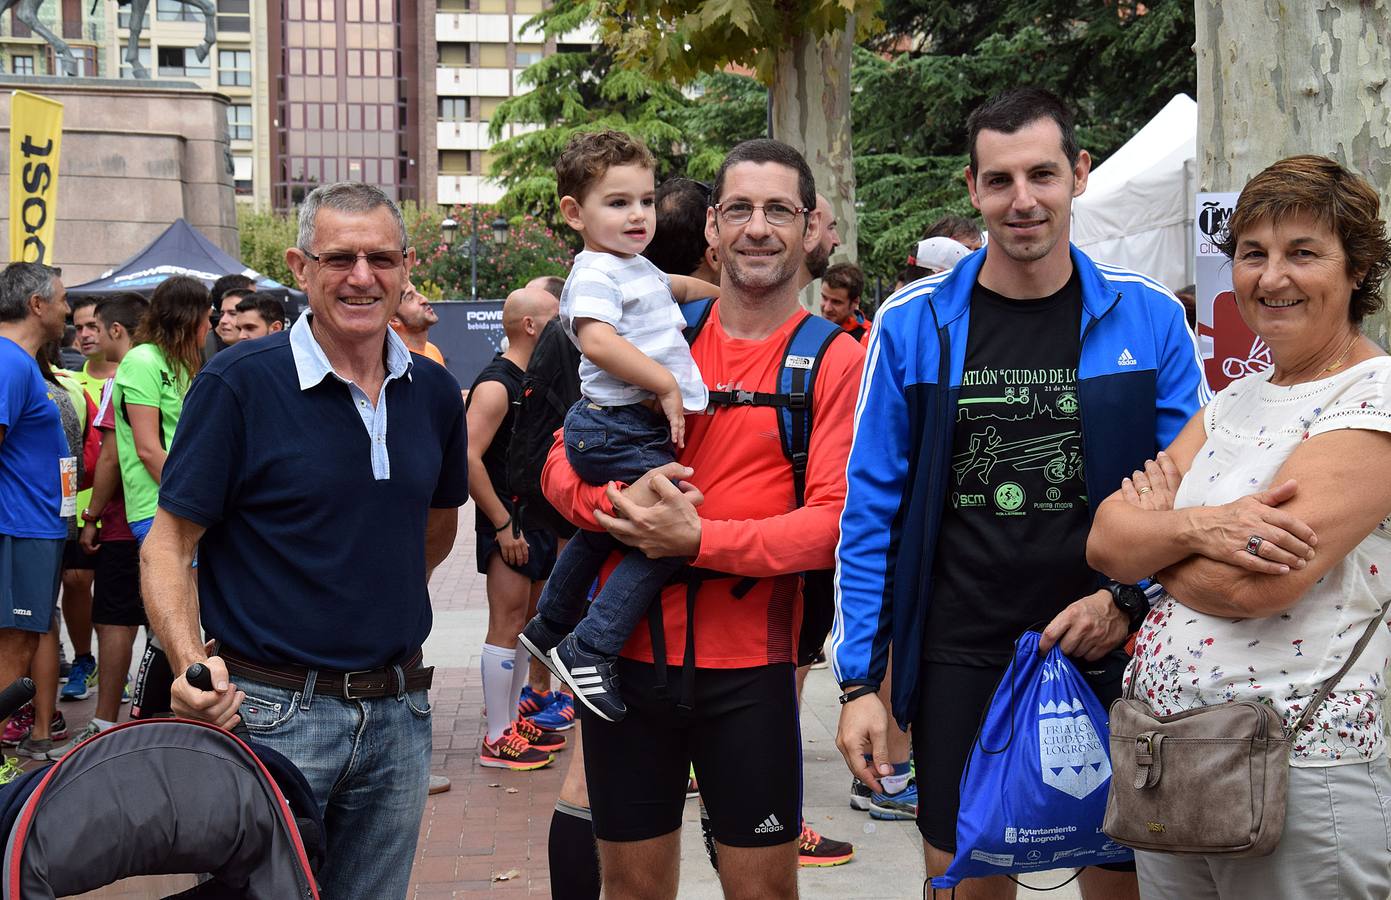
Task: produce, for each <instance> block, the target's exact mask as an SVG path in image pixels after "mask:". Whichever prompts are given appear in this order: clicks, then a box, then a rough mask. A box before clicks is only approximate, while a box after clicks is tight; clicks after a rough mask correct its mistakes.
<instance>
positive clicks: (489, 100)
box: [478, 97, 506, 122]
mask: <svg viewBox="0 0 1391 900" xmlns="http://www.w3.org/2000/svg"><path fill="white" fill-rule="evenodd" d="M504 99H506V98H505V97H482V98H479V101H478V117H479V118H480V119H482V120H483V121H484V122H491V121H492V120H493V116H494V115H496V114H497V108H498V107H499V106H501V105H502V101H503V100H504Z"/></svg>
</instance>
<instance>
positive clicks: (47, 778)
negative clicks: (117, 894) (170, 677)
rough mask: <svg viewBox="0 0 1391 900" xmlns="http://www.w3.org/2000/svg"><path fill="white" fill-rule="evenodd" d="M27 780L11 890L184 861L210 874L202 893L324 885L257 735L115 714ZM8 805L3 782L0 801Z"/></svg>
mask: <svg viewBox="0 0 1391 900" xmlns="http://www.w3.org/2000/svg"><path fill="white" fill-rule="evenodd" d="M293 775H294V776H295V777H297V778H299V779H300V780H301V781H302V778H303V776H300V775H299V773H298V771H297V770H294V771H293ZM282 777H284V776H283V773H282ZM27 782H28V784H27V786H28V787H29V788H32V791H31V792H30V793H29V795H28V797H27V799H23V800H22V804H23V805H22V807H20V809H19V812H18V816H17V818H15V819H14V824H13V826H12V827H11V829H10V831H9V836H8V841H7V843H6V845H5V858H4V882H3V887H4V890H3V897H4V900H50V898H54V897H66V896H69V895H72V894H84V893H87V892H88V891H92V890H96V889H97V888H99V887H102V886H104V885H107V884H111V883H113V882H115V881H119V880H120V879H122V878H126V877H129V876H132V875H162V874H176V873H208V874H210V875H212V881H211V882H209V883H207V884H205V885H201V886H200V887H199V888H195V889H194V891H195V892H196V891H200V890H204V889H206V890H205V892H204V893H190V894H189V896H217V897H238V898H246V900H292V898H302V900H316V898H317V897H318V891H317V889H316V887H315V883H314V877H313V873H312V871H311V867H310V860H309V856H308V854H307V852H306V849H305V845H304V842H302V841H301V839H300V831H299V829H298V828H297V827H296V825H295V816H294V813H293V812H292V810H291V808H290V805H289V804H288V803H287V802H286V800H285V796H284V795H283V794H282V793H281V791H280V789H279V788H278V787H277V785H276V782H275V780H274V779H273V778H272V777H271V776H270V774H269V773H268V771H267V769H266V767H265V766H264V765H263V764H262V762H261V761H260V760H259V759H258V758H257V756H256V755H255V754H254V753H252V751H251V749H250V748H249V747H248V745H246V744H244V743H242V742H241V741H240V740H238V739H236V738H235V737H233V736H231V735H230V734H228V733H226V732H224V731H222V730H220V729H218V728H216V727H214V726H211V725H205V724H203V723H199V722H190V721H186V720H177V719H165V720H153V721H142V722H131V723H128V724H126V725H121V726H117V727H116V728H112V729H109V730H107V731H104V732H102V733H100V734H99V735H97V736H96V737H94V738H92V739H91V740H89V741H87V742H86V743H84V744H82V745H80V746H79V747H77V748H76V749H75V750H73V751H72V752H71V753H69V754H68V755H67V756H65V757H63V759H62V760H61V761H59V762H58V763H57V764H55V765H53V766H52V767H50V768H49V769H47V770H44V771H43V772H42V776H41V777H38V778H33V779H28V780H27ZM35 783H36V786H35ZM9 799H10V801H11V802H10V804H8V805H11V806H13V805H14V802H15V801H16V800H18V799H19V798H15V797H11V798H9ZM6 805H7V803H6V797H5V796H4V794H3V792H0V810H3V809H4V807H5V806H6ZM320 827H321V826H320ZM306 831H307V833H308V832H312V829H306ZM319 837H321V835H319Z"/></svg>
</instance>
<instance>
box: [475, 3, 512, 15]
mask: <svg viewBox="0 0 1391 900" xmlns="http://www.w3.org/2000/svg"><path fill="white" fill-rule="evenodd" d="M476 6H477V9H478V11H479V12H481V13H505V12H507V0H478V2H477V4H476Z"/></svg>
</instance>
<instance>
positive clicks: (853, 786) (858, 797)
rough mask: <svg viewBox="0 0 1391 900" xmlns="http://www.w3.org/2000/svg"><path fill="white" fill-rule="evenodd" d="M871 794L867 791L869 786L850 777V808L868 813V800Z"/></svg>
mask: <svg viewBox="0 0 1391 900" xmlns="http://www.w3.org/2000/svg"><path fill="white" fill-rule="evenodd" d="M873 793H874V792H873V791H871V790H870V789H869V785H867V784H865V783H864V782H863V781H861V780H860V779H858V778H853V777H852V778H851V779H850V808H851V809H858V810H859V811H860V812H869V798H870V795H871V794H873Z"/></svg>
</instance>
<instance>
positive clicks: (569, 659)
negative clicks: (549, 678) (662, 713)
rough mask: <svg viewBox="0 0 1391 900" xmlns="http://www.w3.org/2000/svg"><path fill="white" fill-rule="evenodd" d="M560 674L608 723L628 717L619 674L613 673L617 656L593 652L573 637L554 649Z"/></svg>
mask: <svg viewBox="0 0 1391 900" xmlns="http://www.w3.org/2000/svg"><path fill="white" fill-rule="evenodd" d="M551 660H552V661H553V662H554V663H555V670H556V674H557V675H559V676H560V677H561V679H563V680H564V681H565V683H566V684H568V685H569V686H570V690H572V691H574V692H575V699H576V700H579V701H580V702H581V703H583V704H584V705H585V706H587V707H589V711H590V712H592V713H594V714H595V715H596V716H598V717H599V718H601V719H603V720H604V721H606V722H621V721H623V717H624V716H626V715H627V714H628V707H627V706H625V705H624V704H623V697H622V696H620V695H619V693H618V675H617V674H615V673H614V671H613V662H614V660H613V657H611V656H604V655H602V654H600V653H591V652H590V651H588V650H586V649H584V648H583V647H581V646H580V642H579V641H578V640H577V639H576V638H575V636H574V635H573V634H568V635H566V636H565V640H563V641H561V642H560V644H559V645H558V646H556V647H554V648H552V649H551Z"/></svg>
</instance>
